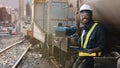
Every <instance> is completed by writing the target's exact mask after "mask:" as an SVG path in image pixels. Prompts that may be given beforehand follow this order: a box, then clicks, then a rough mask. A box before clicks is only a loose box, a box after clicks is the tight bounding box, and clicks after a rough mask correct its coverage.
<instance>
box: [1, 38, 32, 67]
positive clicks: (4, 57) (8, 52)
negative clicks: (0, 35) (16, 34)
mask: <svg viewBox="0 0 120 68" xmlns="http://www.w3.org/2000/svg"><path fill="white" fill-rule="evenodd" d="M30 47H31V44H30V43H29V42H28V41H25V40H20V41H18V42H16V43H14V44H12V45H10V46H8V47H6V48H5V49H3V50H1V51H0V68H15V67H16V66H17V65H18V63H19V62H20V60H21V59H22V57H23V56H24V55H25V54H26V52H27V51H28V49H29V48H30Z"/></svg>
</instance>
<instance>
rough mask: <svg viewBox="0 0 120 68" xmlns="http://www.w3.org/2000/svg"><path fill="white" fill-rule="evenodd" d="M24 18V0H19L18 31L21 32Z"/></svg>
mask: <svg viewBox="0 0 120 68" xmlns="http://www.w3.org/2000/svg"><path fill="white" fill-rule="evenodd" d="M23 18H24V0H19V32H20V34H21V29H22V28H21V25H22V23H23Z"/></svg>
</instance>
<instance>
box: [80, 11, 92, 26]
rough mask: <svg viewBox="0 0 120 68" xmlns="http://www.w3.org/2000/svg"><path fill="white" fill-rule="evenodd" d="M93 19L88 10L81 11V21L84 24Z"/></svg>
mask: <svg viewBox="0 0 120 68" xmlns="http://www.w3.org/2000/svg"><path fill="white" fill-rule="evenodd" d="M90 19H91V16H90V14H89V13H88V12H85V11H83V12H80V21H81V23H82V24H83V25H85V24H87V23H88V22H89V21H90Z"/></svg>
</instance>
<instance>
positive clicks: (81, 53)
mask: <svg viewBox="0 0 120 68" xmlns="http://www.w3.org/2000/svg"><path fill="white" fill-rule="evenodd" d="M101 54H102V53H101V52H97V53H96V52H93V53H86V52H79V56H101Z"/></svg>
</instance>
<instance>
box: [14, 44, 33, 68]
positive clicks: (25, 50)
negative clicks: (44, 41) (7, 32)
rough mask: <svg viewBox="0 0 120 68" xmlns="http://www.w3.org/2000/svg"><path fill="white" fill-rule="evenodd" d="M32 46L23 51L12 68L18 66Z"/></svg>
mask: <svg viewBox="0 0 120 68" xmlns="http://www.w3.org/2000/svg"><path fill="white" fill-rule="evenodd" d="M31 46H32V44H30V45H29V46H28V48H27V49H26V50H25V51H24V53H23V54H22V55H21V56H20V58H19V59H18V60H17V62H16V63H15V64H14V65H13V66H12V68H16V67H17V65H18V64H19V62H20V61H21V60H22V58H23V56H24V55H25V54H26V53H27V51H28V50H29V48H30V47H31Z"/></svg>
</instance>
